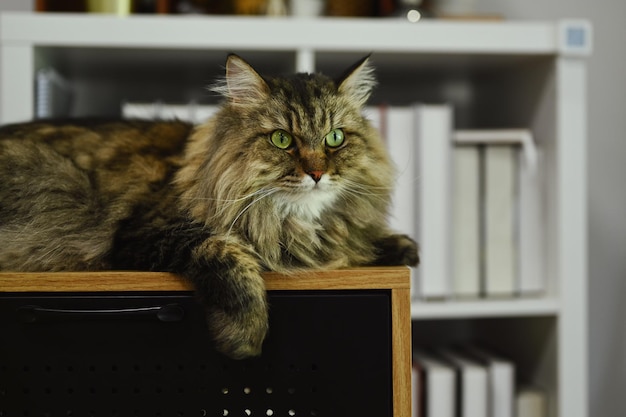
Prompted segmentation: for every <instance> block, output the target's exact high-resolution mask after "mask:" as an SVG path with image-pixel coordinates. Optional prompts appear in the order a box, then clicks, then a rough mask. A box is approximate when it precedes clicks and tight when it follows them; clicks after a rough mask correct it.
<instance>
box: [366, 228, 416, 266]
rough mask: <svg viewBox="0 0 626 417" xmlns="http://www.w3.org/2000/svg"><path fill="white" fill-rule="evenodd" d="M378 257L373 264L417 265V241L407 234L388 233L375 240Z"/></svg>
mask: <svg viewBox="0 0 626 417" xmlns="http://www.w3.org/2000/svg"><path fill="white" fill-rule="evenodd" d="M376 247H377V249H378V258H377V259H376V261H375V262H374V264H375V265H386V266H392V265H408V266H417V265H418V264H419V262H420V258H419V248H418V245H417V243H416V242H415V241H414V240H413V239H411V238H410V237H408V236H407V235H400V234H396V235H389V236H387V237H384V238H382V239H380V240H378V241H377V242H376Z"/></svg>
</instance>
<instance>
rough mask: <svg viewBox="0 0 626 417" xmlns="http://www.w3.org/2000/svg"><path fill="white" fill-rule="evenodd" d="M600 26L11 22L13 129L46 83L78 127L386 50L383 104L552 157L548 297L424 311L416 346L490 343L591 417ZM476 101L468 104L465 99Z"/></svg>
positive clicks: (5, 46) (577, 413) (2, 91)
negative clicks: (592, 91) (443, 118)
mask: <svg viewBox="0 0 626 417" xmlns="http://www.w3.org/2000/svg"><path fill="white" fill-rule="evenodd" d="M590 38H591V28H590V26H589V24H588V23H587V22H586V21H561V22H444V21H422V22H419V23H417V24H410V23H406V22H403V21H399V20H385V19H380V20H364V19H287V18H285V19H269V18H239V17H237V18H235V17H219V18H218V17H177V16H141V17H140V16H133V17H127V18H119V17H114V16H102V15H97V16H95V15H70V14H49V15H47V14H32V13H5V14H2V15H0V41H1V42H0V121H1V122H2V123H9V122H16V121H21V120H27V119H30V118H32V117H33V114H34V113H33V111H34V108H35V103H34V97H35V94H34V77H35V73H36V71H37V70H38V69H40V68H44V67H53V68H55V69H56V70H57V71H59V72H60V73H61V74H63V75H64V76H65V77H66V78H67V79H68V80H70V82H71V83H72V85H73V88H74V96H73V106H72V110H71V115H73V116H83V115H93V114H97V115H114V114H117V112H118V111H119V106H120V103H121V102H122V101H124V100H134V101H151V100H169V101H174V102H187V101H198V102H214V101H215V98H214V97H212V96H211V95H210V94H209V93H208V92H206V90H204V86H206V85H207V84H209V83H210V82H211V80H213V79H214V78H215V77H216V76H218V75H220V74H221V72H222V67H223V64H224V59H225V56H226V54H227V53H228V52H236V53H238V54H240V55H242V56H243V57H245V58H246V59H248V60H249V61H250V62H251V63H253V64H254V65H255V66H256V67H257V68H259V70H260V71H261V72H292V71H294V70H297V71H307V72H309V71H318V70H319V71H322V72H325V73H327V74H329V75H339V73H340V72H341V71H342V70H343V69H344V68H345V67H347V66H348V65H349V64H351V63H352V62H353V61H355V60H356V59H357V58H359V57H361V56H363V55H365V54H368V53H370V52H373V58H372V59H373V62H374V65H375V66H376V67H377V73H378V78H379V82H380V87H379V89H378V91H377V92H376V94H375V95H374V97H373V99H372V101H373V102H374V103H377V102H378V103H382V102H384V103H391V104H409V103H413V102H441V101H448V102H451V103H452V104H453V106H454V109H455V113H456V115H457V118H456V123H457V127H459V128H490V127H497V128H503V127H525V128H529V129H531V130H532V131H533V134H534V137H535V138H536V139H537V142H538V143H537V144H538V147H539V148H540V149H541V151H542V153H543V155H544V162H543V163H544V167H543V168H544V169H543V170H542V172H543V174H542V175H543V176H544V177H543V178H542V186H543V189H542V196H543V199H544V201H543V208H544V214H545V219H544V220H545V222H544V223H545V225H546V227H545V228H544V230H543V233H542V235H541V236H537V239H542V240H543V241H544V242H545V247H546V253H545V256H544V259H545V265H542V267H543V270H544V271H545V275H546V283H547V291H546V293H545V294H544V295H542V296H541V297H539V298H518V299H509V300H503V299H500V300H475V301H454V300H453V301H434V302H430V301H429V302H426V301H414V303H413V305H412V311H411V312H412V317H413V327H414V343H416V344H418V343H430V342H433V343H439V342H442V343H443V342H464V341H468V340H473V339H483V340H484V339H486V340H488V341H489V342H490V344H492V345H493V346H495V347H496V348H497V349H500V350H502V351H504V352H506V353H507V354H508V355H510V356H512V357H513V358H514V359H515V361H516V362H517V363H518V365H519V366H520V369H521V370H522V373H523V374H524V375H525V377H526V379H527V380H528V382H530V383H535V384H537V385H540V386H542V387H544V388H545V389H546V390H547V391H548V393H549V403H550V410H549V412H550V413H549V415H550V416H551V417H556V416H560V417H585V416H587V335H588V331H587V313H586V312H587V306H586V293H587V285H586V279H587V258H586V256H587V255H586V254H587V250H586V242H587V236H586V217H587V216H586V203H585V201H586V200H585V195H586V162H585V143H586V97H585V94H586V88H585V85H586V72H585V62H584V57H585V56H586V55H587V54H588V53H589V52H590V43H591V39H590ZM459 92H460V93H459Z"/></svg>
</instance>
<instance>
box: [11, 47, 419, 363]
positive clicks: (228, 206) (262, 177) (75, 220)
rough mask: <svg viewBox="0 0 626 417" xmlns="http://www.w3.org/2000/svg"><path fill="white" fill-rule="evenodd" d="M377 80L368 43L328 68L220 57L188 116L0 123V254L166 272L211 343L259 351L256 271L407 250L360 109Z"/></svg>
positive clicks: (20, 262)
mask: <svg viewBox="0 0 626 417" xmlns="http://www.w3.org/2000/svg"><path fill="white" fill-rule="evenodd" d="M375 84H376V81H375V78H374V75H373V68H372V67H371V66H370V64H369V58H368V57H366V58H364V59H362V60H360V61H358V62H357V63H355V65H354V66H352V67H351V68H349V69H348V70H347V71H346V72H345V74H344V75H343V76H341V77H339V78H337V79H332V78H329V77H327V76H325V75H322V74H295V75H290V76H284V77H268V76H261V75H260V74H258V73H257V72H256V71H255V70H254V69H253V68H252V67H251V66H250V65H249V64H248V63H246V62H245V61H244V60H243V59H241V58H239V57H237V56H235V55H231V56H229V57H228V59H227V61H226V76H225V77H224V79H223V80H222V81H221V82H220V83H218V84H217V85H216V86H215V87H214V88H213V89H214V91H216V92H218V93H220V94H222V95H223V98H224V101H223V103H222V105H221V107H220V109H219V111H218V112H217V113H216V114H215V115H214V116H213V117H212V118H210V119H209V120H208V121H207V122H206V123H204V124H201V125H199V126H196V127H194V126H191V125H189V124H187V123H183V122H178V121H171V122H163V121H158V122H157V121H115V122H102V121H100V122H94V121H86V120H83V121H70V122H68V121H59V122H51V121H37V122H32V123H25V124H19V125H13V126H6V127H3V128H0V242H2V244H1V245H0V268H5V269H11V270H14V271H15V270H22V271H26V270H28V271H64V270H65V271H67V270H83V271H88V270H96V269H118V270H129V269H131V270H132V269H134V270H149V271H170V272H174V273H177V274H179V275H181V276H182V277H184V278H186V279H187V280H189V281H190V282H192V283H193V285H194V286H195V288H196V290H197V293H198V295H199V298H200V299H201V300H202V301H203V303H205V305H206V311H207V321H208V327H209V329H210V331H211V334H212V335H213V338H214V340H215V344H216V347H217V349H218V350H219V351H221V352H223V353H224V354H226V355H228V356H231V357H233V358H245V357H249V356H255V355H258V354H260V353H261V348H262V344H263V340H264V338H265V335H266V333H267V330H268V307H267V301H266V292H265V286H264V282H263V279H262V275H261V274H262V271H264V270H273V271H278V272H282V273H292V272H294V271H300V270H303V269H330V268H345V267H355V266H366V265H416V264H417V263H418V261H419V259H418V254H417V245H416V244H415V242H413V241H412V240H411V239H410V238H408V237H407V236H405V235H400V234H393V233H392V232H390V231H389V230H388V226H387V215H388V212H389V208H390V204H391V194H392V191H393V186H394V184H395V167H394V166H393V164H392V162H391V160H390V158H389V155H388V153H387V151H386V149H385V146H384V144H383V141H382V140H381V137H380V134H379V133H378V131H377V130H376V129H375V128H374V127H373V126H372V124H371V123H370V122H369V121H368V120H367V118H366V117H365V116H364V114H363V113H364V112H363V109H364V105H365V103H366V102H367V100H368V98H369V96H370V94H371V92H372V89H373V87H374V85H375ZM392 139H393V138H390V140H392ZM294 279H297V277H294Z"/></svg>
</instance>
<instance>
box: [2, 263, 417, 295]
mask: <svg viewBox="0 0 626 417" xmlns="http://www.w3.org/2000/svg"><path fill="white" fill-rule="evenodd" d="M263 276H264V278H265V283H266V287H267V289H268V290H269V291H282V290H351V289H396V288H397V289H408V288H409V287H410V271H409V269H408V268H407V267H367V268H352V269H339V270H329V271H305V272H299V273H297V274H293V275H283V274H278V273H275V272H267V273H265V274H263ZM116 291H131V292H132V291H193V286H192V285H191V284H190V283H189V282H188V281H185V280H184V279H182V278H181V277H179V276H177V275H175V274H171V273H168V272H135V271H128V272H121V271H99V272H50V273H40V272H0V293H3V292H4V293H7V292H17V293H19V292H116Z"/></svg>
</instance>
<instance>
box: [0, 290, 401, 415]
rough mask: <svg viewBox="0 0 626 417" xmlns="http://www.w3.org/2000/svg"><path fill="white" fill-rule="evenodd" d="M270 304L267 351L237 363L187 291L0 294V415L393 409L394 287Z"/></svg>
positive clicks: (276, 298)
mask: <svg viewBox="0 0 626 417" xmlns="http://www.w3.org/2000/svg"><path fill="white" fill-rule="evenodd" d="M270 302H271V313H270V316H271V317H270V334H269V337H268V339H267V341H266V343H265V345H264V350H263V355H262V356H261V357H259V358H254V359H249V360H244V361H234V360H230V359H228V358H226V357H224V356H222V355H220V354H218V353H216V352H215V351H214V350H213V348H212V344H211V341H210V339H209V338H208V334H207V330H206V325H205V322H204V315H203V311H202V309H201V307H200V306H199V305H198V304H197V303H196V302H195V300H194V298H193V297H192V296H191V295H190V294H186V295H183V296H181V295H167V294H161V295H158V296H154V295H151V296H137V295H115V296H107V297H101V296H99V297H94V296H90V295H82V296H54V297H42V296H32V297H24V296H17V295H16V296H9V297H3V298H0V329H1V332H2V333H1V334H2V337H1V340H2V342H1V344H0V416H1V417H9V416H92V417H96V416H137V417H139V416H163V417H165V416H363V417H367V416H376V417H384V416H391V415H392V411H391V410H392V392H391V350H390V349H391V347H390V335H391V328H390V323H391V319H390V300H389V294H388V292H363V291H358V292H355V291H333V292H330V291H327V292H273V293H272V294H271V295H270ZM33 306H34V307H33ZM162 306H167V308H166V309H165V310H159V308H161V307H162ZM39 308H43V309H47V310H53V311H52V312H50V311H47V312H44V313H39V312H38V311H39ZM129 309H132V310H133V311H129ZM137 309H139V310H137ZM59 310H61V311H59ZM66 310H71V312H72V314H70V315H68V314H67V311H66ZM76 310H79V311H80V314H74V313H75V312H76ZM93 310H99V311H96V312H95V313H94V312H93ZM110 310H123V311H117V312H116V313H110ZM159 314H160V316H159ZM159 317H160V318H161V319H162V320H163V319H164V320H166V321H161V320H159ZM169 320H172V321H169Z"/></svg>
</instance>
